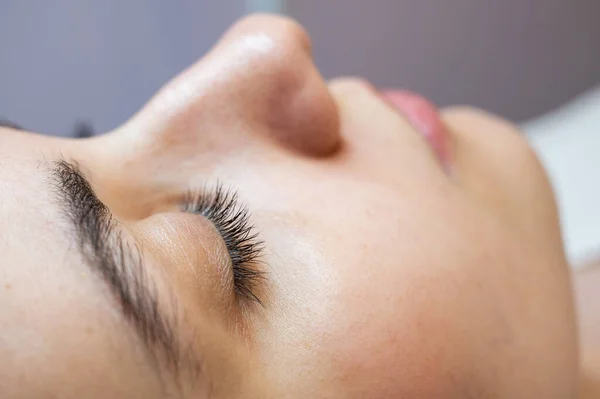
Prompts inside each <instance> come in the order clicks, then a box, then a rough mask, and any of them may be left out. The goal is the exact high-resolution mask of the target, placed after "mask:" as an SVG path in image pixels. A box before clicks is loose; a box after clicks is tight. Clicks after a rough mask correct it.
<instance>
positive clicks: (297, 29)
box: [224, 14, 312, 55]
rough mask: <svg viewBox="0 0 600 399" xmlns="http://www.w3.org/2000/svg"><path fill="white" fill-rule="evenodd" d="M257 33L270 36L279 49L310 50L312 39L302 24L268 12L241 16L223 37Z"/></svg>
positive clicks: (307, 52)
mask: <svg viewBox="0 0 600 399" xmlns="http://www.w3.org/2000/svg"><path fill="white" fill-rule="evenodd" d="M257 34H260V35H264V36H265V37H268V38H270V39H271V40H272V41H273V45H275V46H276V47H278V50H279V51H285V50H286V49H289V50H292V51H293V52H297V51H298V50H301V51H302V52H303V53H304V54H309V55H310V53H311V51H312V41H311V39H310V36H309V34H308V32H307V31H306V29H304V27H302V25H300V24H299V23H298V22H297V21H295V20H294V19H292V18H288V17H283V16H277V15H270V14H251V15H248V16H246V17H244V18H242V19H241V20H239V21H238V22H237V23H235V24H234V25H233V27H232V28H231V29H230V30H229V32H228V33H227V34H226V35H225V37H224V39H225V40H227V38H235V37H240V36H242V37H243V36H252V35H257Z"/></svg>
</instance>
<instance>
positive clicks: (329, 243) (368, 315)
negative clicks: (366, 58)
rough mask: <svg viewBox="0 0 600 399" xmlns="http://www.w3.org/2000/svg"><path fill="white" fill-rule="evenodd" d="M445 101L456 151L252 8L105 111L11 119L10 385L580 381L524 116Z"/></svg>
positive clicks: (4, 203) (148, 389) (405, 386)
mask: <svg viewBox="0 0 600 399" xmlns="http://www.w3.org/2000/svg"><path fill="white" fill-rule="evenodd" d="M441 118H442V120H443V124H444V126H445V127H446V129H447V131H448V138H447V140H448V141H447V151H448V154H447V159H446V158H443V159H442V158H440V157H439V156H437V155H436V151H435V148H434V147H435V146H433V147H432V146H431V145H430V144H428V142H427V140H425V139H424V137H423V135H422V134H420V132H419V129H418V126H415V124H414V123H411V120H410V118H408V117H407V116H406V115H404V114H403V113H402V112H400V111H399V110H398V109H396V108H395V107H394V105H393V103H392V102H391V101H389V99H386V98H384V96H383V95H381V94H380V93H378V92H377V91H376V90H375V89H374V88H372V87H371V86H370V85H369V84H368V83H366V82H364V81H362V80H359V79H354V78H344V79H337V80H334V81H332V82H325V81H324V80H323V79H322V77H321V76H320V75H319V73H318V71H317V70H316V67H315V66H314V64H313V61H312V58H311V55H310V40H309V38H308V37H307V34H306V32H305V31H304V30H303V29H302V28H301V27H300V26H298V25H297V24H296V23H295V22H293V21H290V20H287V19H283V18H279V17H271V16H262V15H258V16H252V17H249V18H246V19H244V20H242V21H240V22H239V23H237V24H236V25H235V26H234V27H233V28H232V29H231V30H230V31H229V32H228V33H226V34H225V36H224V37H223V39H222V40H221V41H220V42H219V43H218V44H217V45H216V46H215V48H214V49H213V50H212V51H211V52H210V53H209V54H208V55H207V56H206V57H204V58H203V59H202V60H201V61H199V62H198V63H197V64H195V65H193V66H192V67H190V68H189V69H188V70H186V71H184V72H183V73H182V74H181V75H180V76H178V77H177V78H175V79H174V80H173V81H171V82H170V83H169V84H167V85H166V86H165V87H164V88H163V89H162V90H161V91H160V92H159V93H158V94H157V95H156V96H155V97H154V98H153V99H152V100H151V101H150V102H149V103H148V104H147V105H146V106H145V107H144V108H143V109H142V110H141V111H140V112H139V113H138V114H136V115H135V116H133V117H132V119H130V120H129V121H128V122H126V123H125V124H124V125H122V126H120V127H119V128H117V129H115V130H114V131H112V132H108V133H107V134H105V135H102V136H98V137H92V138H88V139H82V140H71V139H58V138H50V137H44V136H40V135H36V134H33V133H28V132H22V131H17V130H15V129H9V128H0V196H1V197H2V198H1V201H0V204H1V205H0V223H1V224H2V227H3V230H4V232H5V233H4V234H2V236H0V253H2V254H3V255H2V257H1V258H0V303H1V304H2V305H3V306H2V308H3V311H2V312H0V326H2V329H1V330H0V359H3V361H2V362H0V391H2V392H4V394H6V395H7V397H8V398H37V397H40V398H42V397H60V398H80V397H86V398H107V397H110V398H121V397H122V398H164V397H181V398H209V397H210V398H290V399H291V398H367V397H368V398H471V397H472V398H488V397H489V398H511V399H518V398H523V399H530V398H574V397H576V393H577V384H578V379H579V374H578V362H579V359H578V345H577V330H576V325H575V313H574V304H573V298H572V292H571V285H570V277H569V271H568V267H567V263H566V261H565V257H564V253H563V250H562V242H561V236H560V229H559V223H558V218H557V212H556V207H555V203H554V199H553V195H552V191H551V188H550V185H549V183H548V180H547V178H546V176H545V173H544V171H543V169H542V167H541V166H540V164H539V162H538V160H537V158H536V156H535V154H534V153H533V151H532V150H531V149H530V148H529V146H528V145H527V143H526V141H525V139H524V138H522V136H521V135H520V133H519V132H518V131H517V129H516V128H515V127H514V126H512V125H510V124H509V123H507V122H505V121H503V120H500V119H498V118H496V117H494V116H491V115H488V114H486V113H483V112H481V111H477V110H472V109H467V108H452V109H447V110H443V111H441ZM218 187H222V191H221V193H222V194H221V195H222V197H218V196H217V194H218V192H219V189H218ZM234 195H235V196H236V201H231V202H228V201H227V200H223V201H221V202H219V201H218V200H216V199H215V198H226V199H230V200H231V198H233V196H234ZM211 201H212V202H211ZM218 204H220V205H218ZM227 204H229V208H227V207H226V205H227ZM202 205H204V206H202ZM244 211H247V212H248V213H247V220H246V219H244V220H245V222H246V224H244V225H241V224H236V223H238V222H239V219H235V218H236V216H235V215H242V216H237V217H238V218H242V217H243V215H245V214H244ZM219 212H220V213H219ZM240 212H242V213H241V214H240ZM219 215H220V217H221V218H220V219H219ZM236 220H237V222H236ZM228 226H229V228H230V229H229V230H227V227H228ZM240 231H241V232H240ZM236 234H237V235H236ZM236 240H237V241H236ZM244 245H250V246H252V248H253V250H255V251H256V252H255V253H254V255H253V256H252V257H250V253H249V252H248V251H247V250H248V248H249V247H244ZM236 251H237V252H236ZM244 256H247V257H244ZM240 259H242V260H244V261H243V262H242V261H240ZM248 274H249V275H251V276H250V277H252V278H248V277H249V275H248ZM244 278H247V279H246V280H244ZM244 284H245V285H244ZM244 287H245V288H246V289H247V290H250V292H251V295H245V294H244V291H243V289H244ZM246 294H247V293H246Z"/></svg>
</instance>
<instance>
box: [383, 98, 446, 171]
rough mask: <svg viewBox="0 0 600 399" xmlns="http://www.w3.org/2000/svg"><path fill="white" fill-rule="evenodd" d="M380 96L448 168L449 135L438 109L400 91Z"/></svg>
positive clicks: (426, 101) (423, 99)
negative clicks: (408, 123) (406, 120)
mask: <svg viewBox="0 0 600 399" xmlns="http://www.w3.org/2000/svg"><path fill="white" fill-rule="evenodd" d="M381 94H382V96H383V98H384V99H386V100H387V101H388V102H389V103H390V104H391V105H392V106H393V107H394V108H396V109H397V110H398V111H400V112H401V113H402V114H403V115H404V116H405V117H406V118H407V119H408V121H409V122H410V124H411V125H412V126H413V127H414V128H415V129H416V130H417V131H418V132H419V133H421V134H422V135H423V137H424V138H425V140H426V141H427V143H428V144H429V146H430V147H431V149H432V150H433V152H434V153H435V155H436V157H437V158H438V159H439V161H440V162H441V164H442V165H443V166H444V167H445V168H446V169H448V168H449V166H450V134H449V132H448V129H447V128H446V126H445V125H444V122H443V121H442V118H441V117H440V114H439V111H438V108H437V107H436V106H435V105H433V104H432V103H431V102H430V101H428V100H427V99H425V98H423V97H421V96H419V95H417V94H414V93H411V92H408V91H402V90H382V91H381Z"/></svg>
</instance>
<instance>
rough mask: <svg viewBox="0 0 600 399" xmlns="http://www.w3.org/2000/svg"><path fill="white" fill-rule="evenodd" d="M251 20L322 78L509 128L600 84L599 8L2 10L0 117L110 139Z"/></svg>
mask: <svg viewBox="0 0 600 399" xmlns="http://www.w3.org/2000/svg"><path fill="white" fill-rule="evenodd" d="M255 10H275V11H279V12H285V13H287V14H290V15H292V16H293V17H295V18H297V19H299V20H300V22H302V23H303V24H304V25H305V26H306V27H307V29H308V30H309V32H310V33H311V35H312V37H313V39H314V49H315V56H316V60H317V63H318V65H319V67H320V68H321V70H322V71H323V73H324V75H325V76H326V77H333V76H335V75H339V74H355V75H362V76H365V77H367V78H368V79H370V80H372V81H373V82H374V83H375V84H377V85H380V86H399V87H403V88H409V89H412V90H415V91H417V92H420V93H423V94H425V95H426V96H427V97H430V98H431V99H433V100H434V101H435V102H437V103H438V104H440V105H446V104H454V103H463V104H465V103H466V104H475V105H478V106H481V107H484V108H487V109H489V110H492V111H494V112H496V113H499V114H501V115H504V116H506V117H508V118H510V119H513V120H516V121H522V120H525V119H528V118H531V117H534V116H537V115H539V114H541V113H543V112H545V111H548V110H550V109H552V108H554V107H556V106H558V105H559V104H562V103H564V102H565V101H567V100H568V99H570V98H572V97H573V96H575V95H577V94H579V93H581V92H583V91H585V90H586V89H588V88H589V87H591V86H593V85H595V84H597V83H599V82H600V0H369V1H366V0H329V1H324V0H287V1H277V0H228V1H223V0H220V1H216V0H212V1H209V0H170V1H164V0H103V1H99V0H97V1H82V0H37V1H35V0H0V49H1V51H0V117H5V118H8V119H11V120H14V121H16V122H18V123H20V124H22V125H24V126H25V127H27V128H28V129H30V130H35V131H39V132H46V133H50V134H56V135H63V134H66V133H68V132H70V131H71V130H72V126H73V124H74V122H75V121H76V120H84V121H90V122H92V123H93V125H94V126H95V128H96V130H97V131H106V130H109V129H112V128H114V127H116V126H117V125H119V124H120V123H122V122H123V121H124V120H125V119H127V118H128V117H129V116H131V115H132V113H134V112H135V111H136V110H137V109H138V108H139V107H141V106H142V105H143V103H144V102H146V101H147V100H148V98H149V97H150V96H151V95H152V94H153V93H154V92H155V91H156V90H157V89H158V88H159V87H160V86H161V85H162V84H163V83H165V82H166V81H167V80H168V79H169V78H171V77H172V76H173V75H175V74H177V73H178V72H179V71H180V70H181V69H183V68H184V67H186V66H188V65H189V64H191V63H193V62H194V60H196V59H197V58H198V57H200V56H202V54H203V53H205V52H206V51H207V50H208V49H209V48H210V46H211V44H212V43H213V42H214V41H215V40H216V39H217V38H218V37H219V35H220V34H221V33H222V32H223V31H224V30H225V29H226V28H227V27H228V26H229V25H230V24H231V23H232V22H233V21H234V20H235V19H236V18H238V17H240V16H242V15H244V14H245V13H247V12H250V11H255Z"/></svg>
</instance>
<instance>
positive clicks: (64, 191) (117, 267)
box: [51, 160, 198, 376]
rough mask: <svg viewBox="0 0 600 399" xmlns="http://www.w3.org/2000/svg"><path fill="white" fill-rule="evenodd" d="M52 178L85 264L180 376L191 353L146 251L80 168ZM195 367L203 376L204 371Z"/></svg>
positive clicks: (67, 167)
mask: <svg viewBox="0 0 600 399" xmlns="http://www.w3.org/2000/svg"><path fill="white" fill-rule="evenodd" d="M51 175H52V177H53V182H54V186H55V187H56V188H57V191H58V194H59V203H60V204H61V205H62V206H61V207H62V208H63V212H64V214H65V215H66V216H67V218H68V219H69V220H70V221H71V222H72V224H73V226H74V232H75V234H76V240H77V242H78V248H79V250H80V252H81V254H82V256H83V258H84V260H85V261H86V263H87V264H88V265H89V267H90V268H91V269H92V271H93V272H94V273H95V274H96V275H98V276H99V277H100V278H102V279H103V280H104V281H106V283H107V284H108V287H109V289H110V291H111V292H112V293H113V294H114V297H115V298H116V299H117V301H118V304H119V307H120V310H121V312H122V313H123V316H124V318H125V320H126V321H127V322H129V323H130V324H131V325H132V326H133V327H134V330H135V331H136V333H137V336H138V337H139V338H140V340H141V341H142V342H143V344H144V346H145V347H146V348H148V349H149V353H150V355H151V356H152V358H153V360H156V361H159V359H160V361H162V363H163V364H166V365H167V367H168V368H169V369H171V370H172V371H173V372H174V373H175V375H176V376H178V375H179V371H180V370H179V369H180V366H181V365H182V358H181V355H182V353H186V354H188V355H189V354H190V353H189V352H186V351H183V350H182V349H183V347H182V345H181V342H179V340H178V339H177V334H176V329H177V324H176V320H177V317H176V315H174V316H173V315H170V316H171V317H168V316H167V315H166V314H165V312H164V310H163V309H162V307H161V306H160V301H159V299H160V298H159V294H158V292H157V290H156V285H155V284H154V281H153V279H152V277H151V276H150V275H148V273H147V272H146V270H145V269H144V267H143V258H142V255H141V251H140V250H139V248H137V247H136V246H135V245H134V244H128V243H126V242H125V240H124V239H123V237H122V236H121V233H120V231H121V230H120V228H119V226H118V223H119V222H118V221H116V220H115V219H114V218H113V217H112V214H111V212H110V210H109V209H108V207H106V205H104V204H103V203H102V202H101V201H100V200H99V199H98V197H97V196H96V194H95V193H94V191H93V189H92V186H91V184H90V183H89V181H88V180H87V179H86V178H85V176H84V175H83V174H82V173H81V171H80V170H79V168H78V166H77V165H76V164H74V163H70V162H66V161H64V160H61V161H57V162H55V163H54V164H53V166H52V167H51ZM173 308H176V306H174V307H173ZM185 360H190V358H188V357H186V359H185ZM187 365H190V364H189V363H188V364H187ZM194 367H195V368H194V372H195V373H197V372H198V368H197V367H196V365H194Z"/></svg>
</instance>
